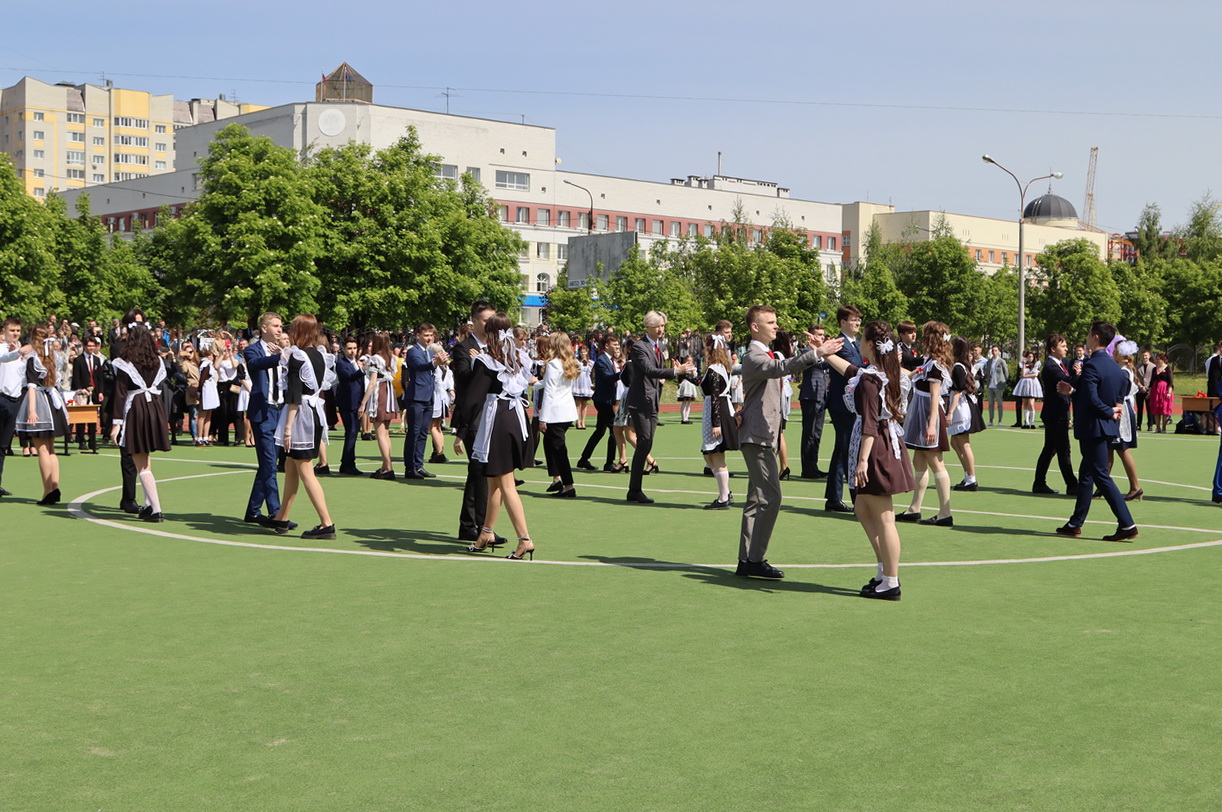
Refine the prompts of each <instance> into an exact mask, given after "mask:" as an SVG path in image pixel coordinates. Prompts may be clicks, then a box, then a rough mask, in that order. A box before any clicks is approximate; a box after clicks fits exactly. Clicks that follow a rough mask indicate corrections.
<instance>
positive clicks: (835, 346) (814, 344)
mask: <svg viewBox="0 0 1222 812" xmlns="http://www.w3.org/2000/svg"><path fill="white" fill-rule="evenodd" d="M806 344H807V346H809V347H810V348H811V349H813V350H817V351H818V353H819V357H820V358H827V357H828V356H829V355H835V354H836V353H838V352H840V350H841V348H843V347H844V338H842V337H840V336H837V337H836V338H825V339H823V341H822V342H820V341H819V339H818V338H816V337H815V336H813V335H811V334H810V333H807V334H806Z"/></svg>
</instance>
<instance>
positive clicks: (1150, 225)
mask: <svg viewBox="0 0 1222 812" xmlns="http://www.w3.org/2000/svg"><path fill="white" fill-rule="evenodd" d="M1133 247H1134V248H1136V249H1137V259H1138V261H1139V262H1154V261H1155V260H1159V259H1172V258H1173V257H1175V256H1176V255H1177V254H1179V251H1180V247H1179V244H1178V243H1177V242H1176V241H1175V240H1173V239H1171V237H1170V236H1169V235H1167V234H1164V233H1163V225H1162V212H1161V211H1160V210H1159V208H1158V204H1157V203H1147V204H1146V207H1145V208H1144V209H1142V210H1141V217H1139V218H1138V220H1137V236H1136V238H1135V239H1134V240H1133Z"/></svg>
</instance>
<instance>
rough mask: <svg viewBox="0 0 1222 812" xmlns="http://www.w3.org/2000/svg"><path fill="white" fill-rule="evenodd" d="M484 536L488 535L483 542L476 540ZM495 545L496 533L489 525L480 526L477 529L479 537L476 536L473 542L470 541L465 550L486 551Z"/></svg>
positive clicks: (472, 551)
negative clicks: (478, 529)
mask: <svg viewBox="0 0 1222 812" xmlns="http://www.w3.org/2000/svg"><path fill="white" fill-rule="evenodd" d="M485 536H488V537H489V539H488V541H485V542H484V543H483V544H479V543H478V542H479V541H480V540H481V539H483V538H484V537H485ZM495 546H496V533H495V532H493V530H492V528H491V527H481V528H480V531H479V538H477V539H476V540H475V541H474V542H472V543H471V546H470V547H468V548H467V552H469V553H483V552H486V551H487V550H488V548H489V547H495Z"/></svg>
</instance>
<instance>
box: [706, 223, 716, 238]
mask: <svg viewBox="0 0 1222 812" xmlns="http://www.w3.org/2000/svg"><path fill="white" fill-rule="evenodd" d="M713 231H714V228H713V224H712V223H705V224H704V236H706V237H712V236H713Z"/></svg>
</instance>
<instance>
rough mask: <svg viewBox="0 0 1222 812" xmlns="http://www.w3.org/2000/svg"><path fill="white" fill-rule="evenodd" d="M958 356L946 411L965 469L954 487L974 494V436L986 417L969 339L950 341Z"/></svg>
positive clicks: (953, 442)
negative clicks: (981, 404)
mask: <svg viewBox="0 0 1222 812" xmlns="http://www.w3.org/2000/svg"><path fill="white" fill-rule="evenodd" d="M951 351H952V352H953V353H954V356H955V363H954V366H952V367H951V370H950V388H949V390H948V391H949V392H950V404H949V406H948V407H947V409H946V411H947V413H948V414H949V415H950V417H949V419H948V421H947V427H946V431H947V433H948V434H949V435H950V444H951V447H952V448H954V449H955V454H956V455H957V456H958V457H959V464H960V465H962V466H963V481H962V482H960V483H959V484H957V485H955V487H954V488H953V490H956V491H974V490H977V489H978V488H979V486H978V485H977V484H976V455H975V454H974V453H973V452H972V435H973V434H975V433H977V432H980V431H984V418H983V417H982V416H981V412H980V403H979V401H977V399H976V376H975V375H972V373H971V368H972V345H971V344H970V343H968V341H967V339H965V338H961V337H960V336H955V338H954V340H953V341H952V342H951Z"/></svg>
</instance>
